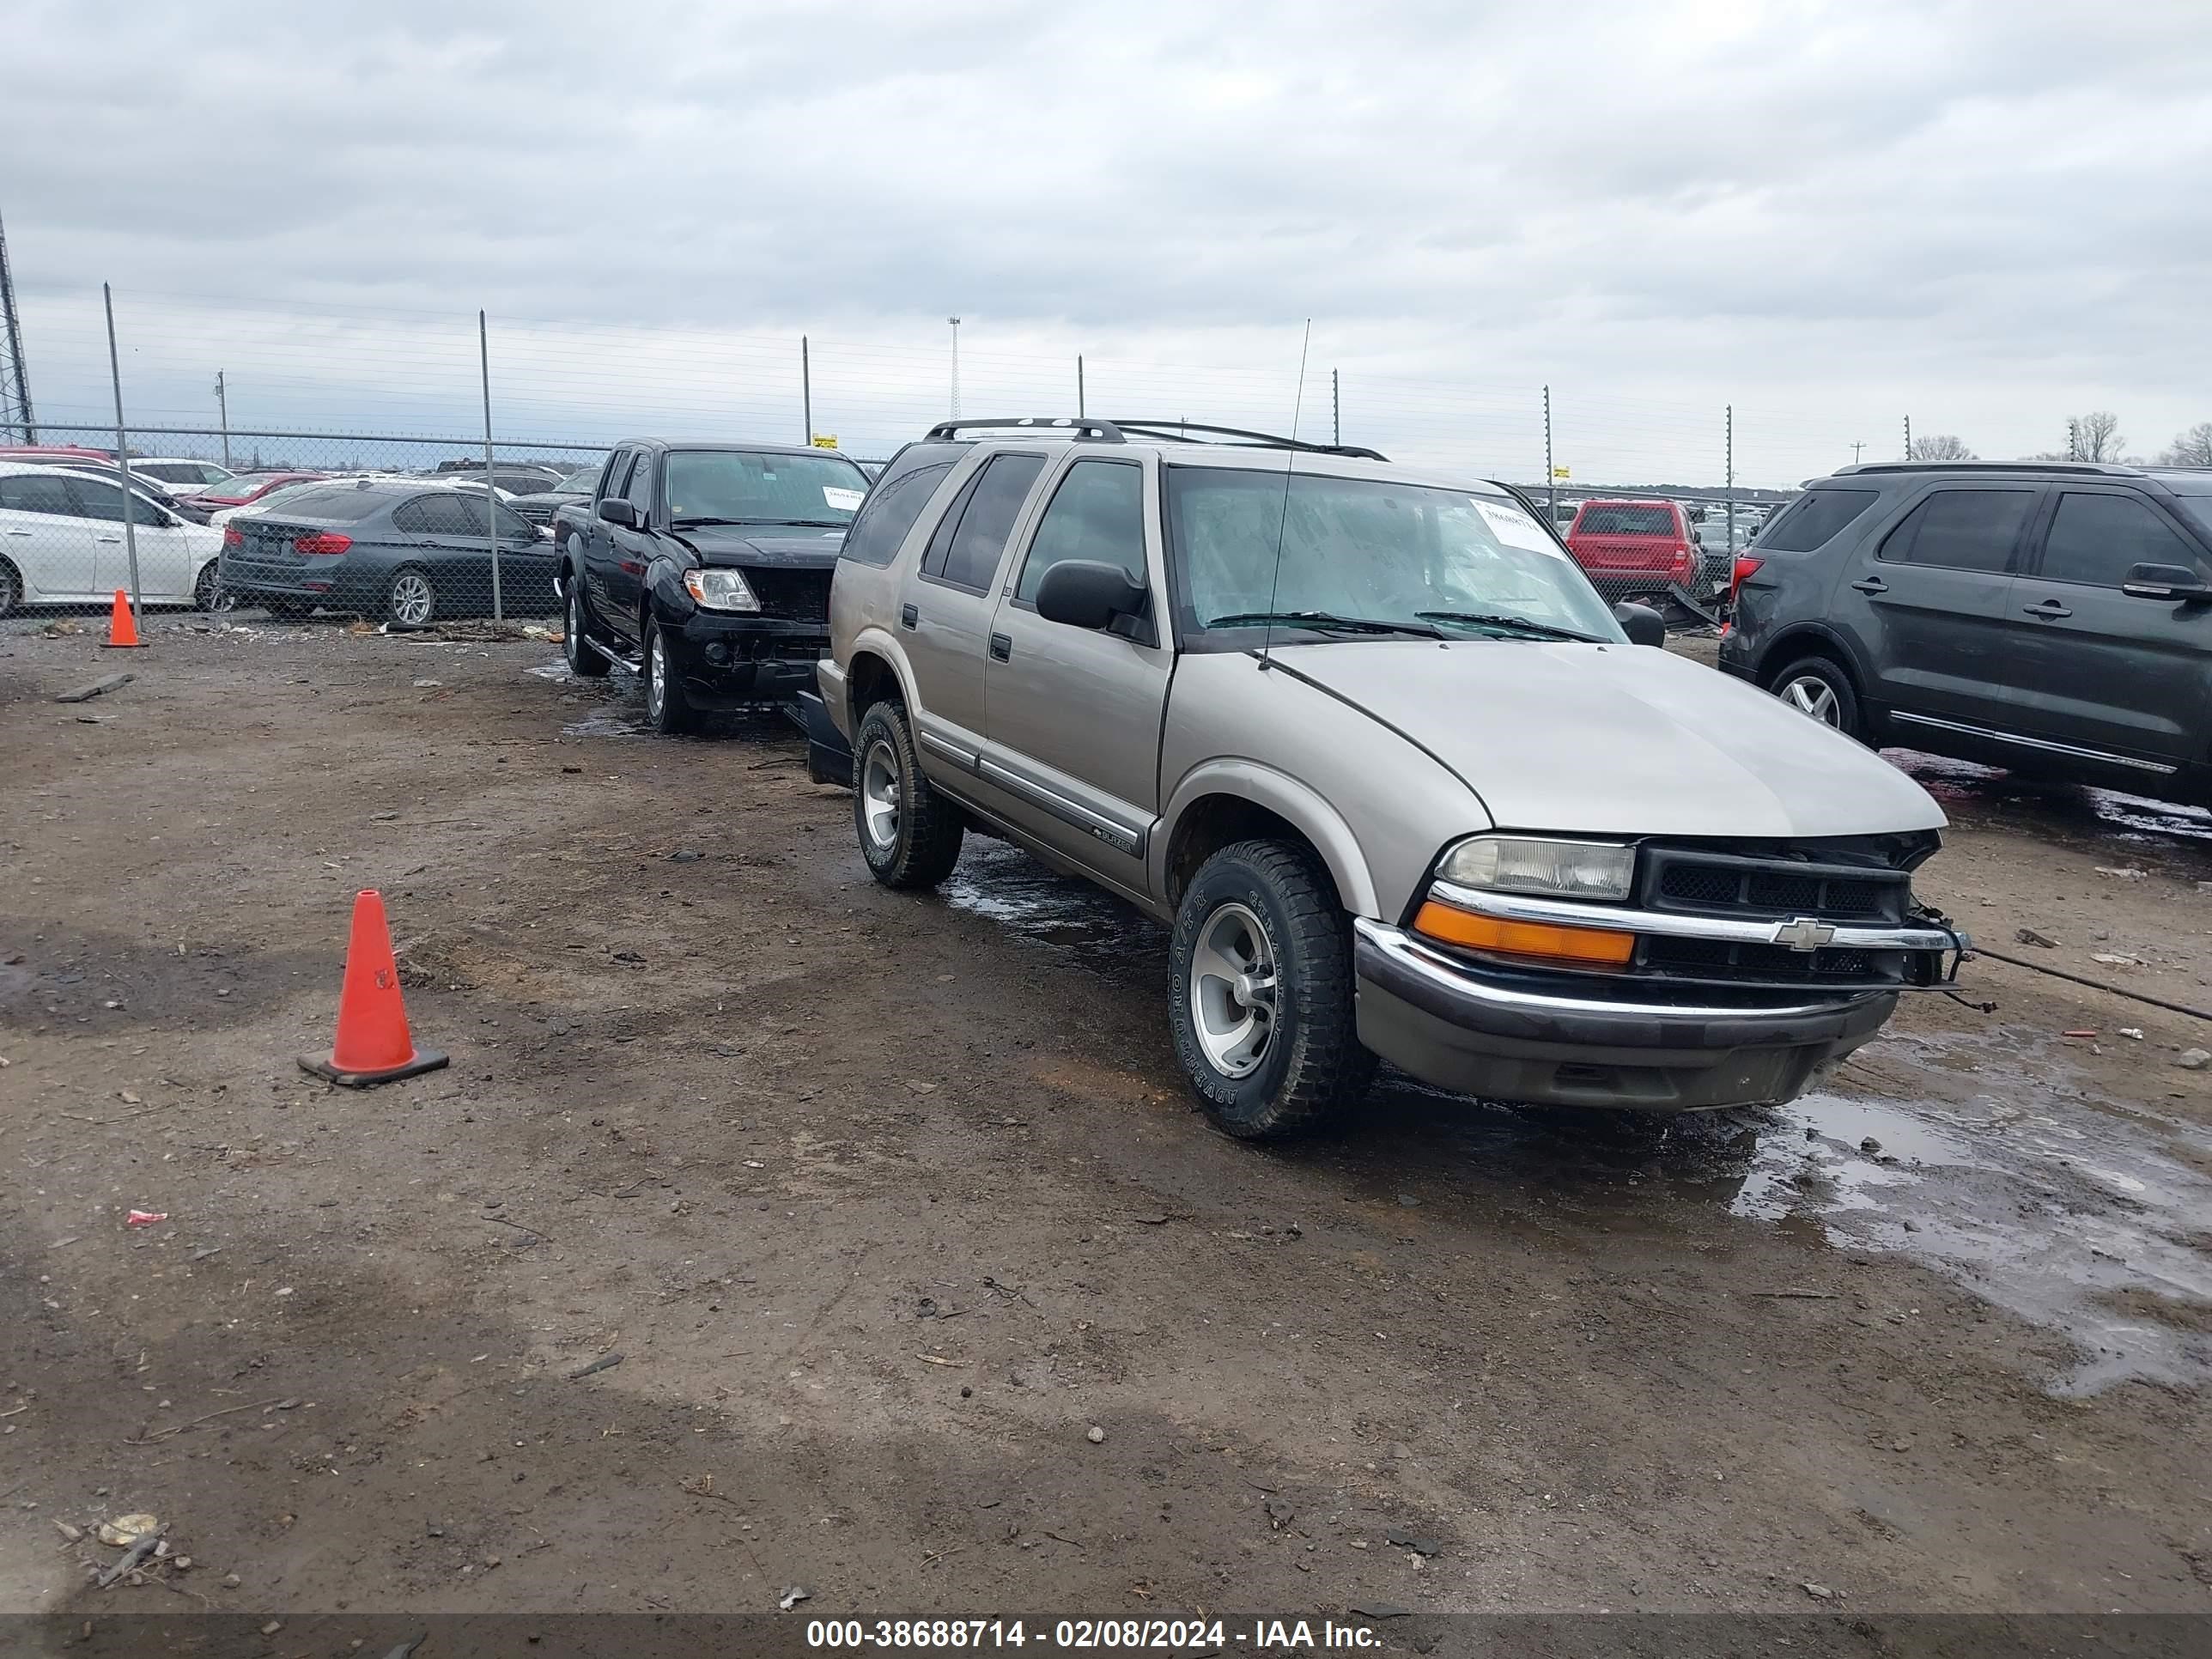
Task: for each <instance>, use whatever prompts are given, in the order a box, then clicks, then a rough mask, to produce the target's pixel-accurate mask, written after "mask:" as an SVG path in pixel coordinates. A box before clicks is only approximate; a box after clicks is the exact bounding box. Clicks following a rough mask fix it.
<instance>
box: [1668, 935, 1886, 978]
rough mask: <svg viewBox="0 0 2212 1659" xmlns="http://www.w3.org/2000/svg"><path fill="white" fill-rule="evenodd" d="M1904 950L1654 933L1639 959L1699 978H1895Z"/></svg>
mask: <svg viewBox="0 0 2212 1659" xmlns="http://www.w3.org/2000/svg"><path fill="white" fill-rule="evenodd" d="M1638 965H1639V966H1641V967H1643V968H1644V969H1647V970H1649V971H1650V972H1653V973H1659V974H1678V975H1686V976H1689V977H1694V978H1698V979H1740V980H1757V981H1765V982H1768V983H1773V982H1777V981H1779V982H1781V983H1784V984H1791V985H1796V984H1803V985H1827V984H1843V983H1853V984H1889V985H1894V984H1897V983H1899V982H1900V981H1902V980H1903V978H1904V975H1905V952H1904V951H1858V950H1838V949H1834V948H1826V949H1822V950H1818V951H1793V950H1791V949H1790V947H1789V946H1788V945H1736V944H1731V943H1729V942H1728V941H1727V940H1724V939H1668V938H1665V937H1663V936H1662V935H1659V934H1652V935H1650V936H1648V937H1647V938H1645V939H1644V941H1643V944H1642V946H1641V948H1640V949H1639V951H1638Z"/></svg>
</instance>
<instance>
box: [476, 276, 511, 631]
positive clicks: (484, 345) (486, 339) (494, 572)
mask: <svg viewBox="0 0 2212 1659" xmlns="http://www.w3.org/2000/svg"><path fill="white" fill-rule="evenodd" d="M477 362H478V363H479V364H480V365H481V366H482V368H483V410H484V524H485V526H486V530H485V536H486V538H487V539H488V540H489V542H490V544H491V619H492V620H493V621H494V622H502V621H504V620H506V618H505V617H503V616H502V615H501V610H500V602H499V495H498V494H497V493H496V492H495V490H494V489H493V488H492V482H491V325H489V323H487V322H486V321H485V320H484V314H483V312H482V311H478V312H477Z"/></svg>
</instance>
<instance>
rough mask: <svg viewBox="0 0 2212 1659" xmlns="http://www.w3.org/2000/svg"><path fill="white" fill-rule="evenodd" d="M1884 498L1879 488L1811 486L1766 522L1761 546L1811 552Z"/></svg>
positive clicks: (1762, 529)
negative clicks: (1822, 487) (1817, 487)
mask: <svg viewBox="0 0 2212 1659" xmlns="http://www.w3.org/2000/svg"><path fill="white" fill-rule="evenodd" d="M1880 500H1881V491H1880V490H1878V489H1808V490H1807V491H1806V492H1805V493H1804V494H1803V495H1800V496H1799V497H1798V498H1797V499H1796V501H1792V502H1790V505H1789V506H1787V507H1784V508H1783V509H1782V511H1781V512H1779V513H1776V514H1775V515H1774V516H1773V517H1772V518H1771V519H1770V520H1767V521H1766V524H1765V526H1764V527H1762V528H1761V530H1760V532H1759V537H1758V545H1759V546H1760V547H1762V548H1765V549H1768V550H1771V551H1773V552H1776V553H1810V552H1813V551H1814V550H1816V549H1819V548H1821V547H1825V546H1826V545H1827V544H1828V543H1829V542H1830V541H1832V539H1834V538H1835V535H1836V532H1838V531H1840V530H1842V529H1843V528H1844V526H1846V525H1848V524H1850V522H1851V521H1852V520H1855V519H1857V518H1858V517H1859V516H1860V514H1862V513H1864V512H1865V511H1866V510H1867V508H1869V507H1872V506H1873V505H1874V504H1875V502H1876V501H1880Z"/></svg>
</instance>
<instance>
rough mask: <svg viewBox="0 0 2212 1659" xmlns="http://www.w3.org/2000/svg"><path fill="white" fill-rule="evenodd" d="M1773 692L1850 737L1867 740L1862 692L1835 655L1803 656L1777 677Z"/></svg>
mask: <svg viewBox="0 0 2212 1659" xmlns="http://www.w3.org/2000/svg"><path fill="white" fill-rule="evenodd" d="M1774 695H1775V696H1778V697H1779V698H1781V699H1782V701H1783V702H1786V703H1788V704H1789V705H1790V707H1791V708H1794V709H1796V711H1797V712H1798V713H1799V714H1805V715H1808V716H1810V717H1811V718H1812V719H1814V720H1818V721H1820V724H1821V725H1823V726H1834V727H1835V728H1836V730H1837V731H1838V732H1842V733H1843V734H1844V736H1845V737H1847V738H1857V739H1858V740H1859V741H1860V742H1861V743H1864V742H1865V741H1866V723H1865V721H1864V720H1862V719H1861V718H1860V715H1859V694H1858V692H1857V689H1856V688H1854V687H1853V686H1852V684H1851V679H1850V675H1848V674H1846V673H1844V671H1843V669H1842V668H1841V667H1840V666H1839V665H1838V664H1837V663H1836V661H1835V659H1833V658H1830V657H1800V658H1799V659H1797V660H1796V662H1793V663H1791V664H1790V666H1789V667H1787V668H1785V669H1784V670H1783V671H1781V672H1780V673H1779V674H1777V675H1776V676H1775V677H1774Z"/></svg>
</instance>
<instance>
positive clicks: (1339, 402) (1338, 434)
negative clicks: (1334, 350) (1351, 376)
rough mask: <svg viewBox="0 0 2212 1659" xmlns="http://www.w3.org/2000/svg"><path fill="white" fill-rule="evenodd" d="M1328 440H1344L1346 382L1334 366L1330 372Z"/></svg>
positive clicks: (1334, 442) (1338, 441) (1337, 441)
mask: <svg viewBox="0 0 2212 1659" xmlns="http://www.w3.org/2000/svg"><path fill="white" fill-rule="evenodd" d="M1328 441H1329V442H1331V443H1333V444H1341V443H1342V442H1343V441H1344V382H1343V380H1340V378H1339V377H1338V373H1337V371H1336V370H1335V369H1333V368H1332V369H1331V370H1329V372H1328Z"/></svg>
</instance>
